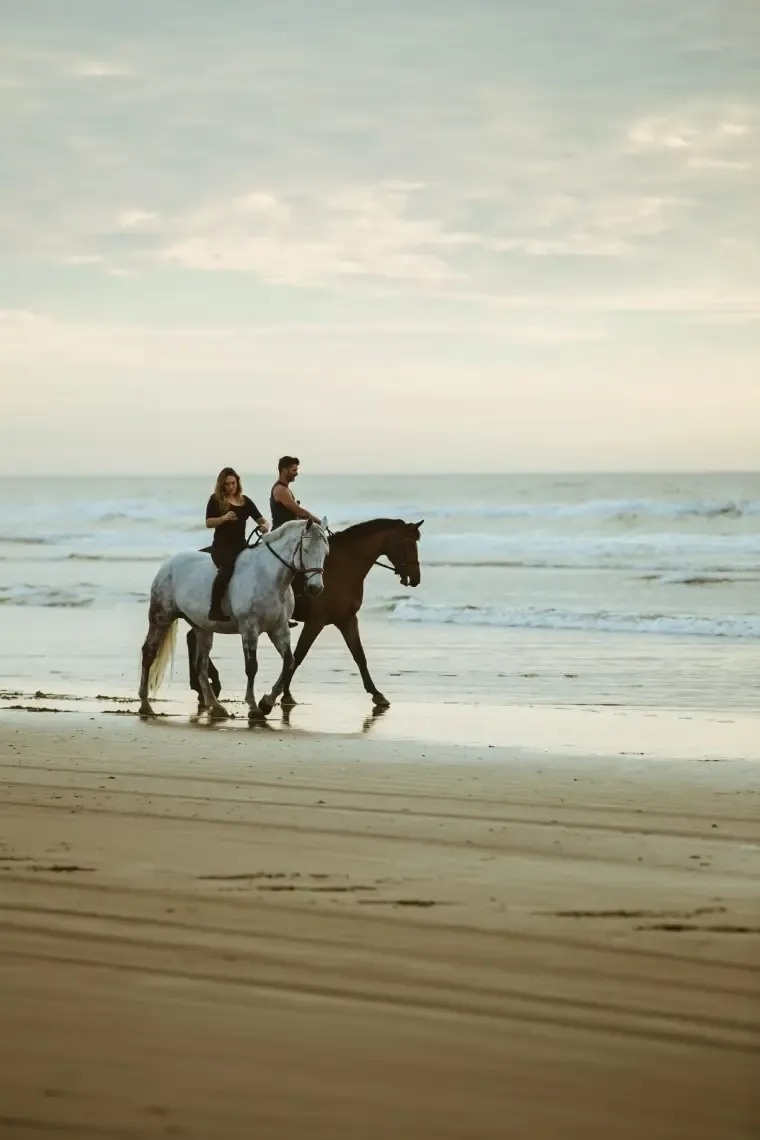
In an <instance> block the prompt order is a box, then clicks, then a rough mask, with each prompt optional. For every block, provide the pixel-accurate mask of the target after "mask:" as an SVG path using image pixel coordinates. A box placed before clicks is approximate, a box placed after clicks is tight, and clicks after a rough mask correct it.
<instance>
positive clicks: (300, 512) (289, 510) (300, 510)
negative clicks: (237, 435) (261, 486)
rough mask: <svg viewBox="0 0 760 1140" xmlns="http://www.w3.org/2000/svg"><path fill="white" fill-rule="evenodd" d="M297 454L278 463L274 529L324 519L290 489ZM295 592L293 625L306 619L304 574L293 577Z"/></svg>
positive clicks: (273, 492) (273, 491)
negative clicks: (307, 520) (297, 520)
mask: <svg viewBox="0 0 760 1140" xmlns="http://www.w3.org/2000/svg"><path fill="white" fill-rule="evenodd" d="M300 462H301V461H300V459H298V458H297V457H296V456H295V455H283V456H281V458H280V460H279V462H278V464H277V471H278V478H277V482H276V483H274V484H273V486H272V489H271V491H270V492H269V511H270V514H271V515H272V530H276V529H277V527H279V526H282V524H283V523H286V522H292V521H293V520H294V519H311V521H312V522H315V523H320V522H321V521H322V520H321V519H320V518H318V517H317V515H313V514H312V513H311V511H307V510H306V507H302V506H301V504H300V503H299V502H298V500H297V499H296V498H295V497H294V495H293V492H292V491H291V489H290V484H291V483H292V482H293V480H294V479H297V478H298V465H299V463H300ZM293 593H294V594H295V603H296V604H295V609H294V611H293V617H294V618H295V621H292V622H291V623H290V624H291V626H293V625H295V624H296V621H303V620H304V605H305V602H306V599H305V597H304V595H303V574H296V576H295V578H294V579H293Z"/></svg>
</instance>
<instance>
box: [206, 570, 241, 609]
mask: <svg viewBox="0 0 760 1140" xmlns="http://www.w3.org/2000/svg"><path fill="white" fill-rule="evenodd" d="M212 557H213V558H214V565H215V566H216V567H217V572H216V578H214V582H213V584H212V586H211V606H210V608H209V611H208V616H209V621H227V615H226V614H225V613H223V612H222V598H223V597H224V595H225V593H226V592H227V587H228V586H229V584H230V580H231V578H232V575H233V572H234V570H235V559H236V558H237V554H233V555H228V556H226V557H225V556H222V557H221V558H220V556H219V555H218V554H214V555H213V556H212ZM217 559H219V560H218V561H217Z"/></svg>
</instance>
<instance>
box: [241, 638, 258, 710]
mask: <svg viewBox="0 0 760 1140" xmlns="http://www.w3.org/2000/svg"><path fill="white" fill-rule="evenodd" d="M240 637H241V639H242V642H243V659H244V661H245V675H246V677H247V678H248V684H247V685H246V688H245V701H246V704H247V705H248V720H249V721H251V720H261V719H262V716H261V713H260V712H259V709H258V706H257V704H256V697H255V696H254V694H253V685H254V682H255V680H256V674H257V673H258V670H259V658H258V644H259V628H258V626H257V625H255V624H252V623H248V624H247V625H245V626H243V628H242V629H241V631H240Z"/></svg>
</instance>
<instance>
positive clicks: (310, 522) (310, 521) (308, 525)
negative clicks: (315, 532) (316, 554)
mask: <svg viewBox="0 0 760 1140" xmlns="http://www.w3.org/2000/svg"><path fill="white" fill-rule="evenodd" d="M313 525H314V519H307V520H306V530H311V528H312V526H313Z"/></svg>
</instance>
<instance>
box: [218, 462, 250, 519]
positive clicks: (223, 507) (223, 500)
mask: <svg viewBox="0 0 760 1140" xmlns="http://www.w3.org/2000/svg"><path fill="white" fill-rule="evenodd" d="M230 475H234V476H235V478H236V479H237V493H238V495H242V494H243V484H242V482H241V480H240V476H239V475H238V473H237V471H236V470H235V468H234V467H223V468H222V470H221V471H220V472H219V474H218V475H217V477H216V486H215V487H214V498H215V499H216V501H217V503H218V504H219V509H220V513H221V514H225V513H226V512H227V511H228V510H229V509H230V504H229V502H228V501H227V496H226V495H225V493H224V482H225V479H229V477H230Z"/></svg>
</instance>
